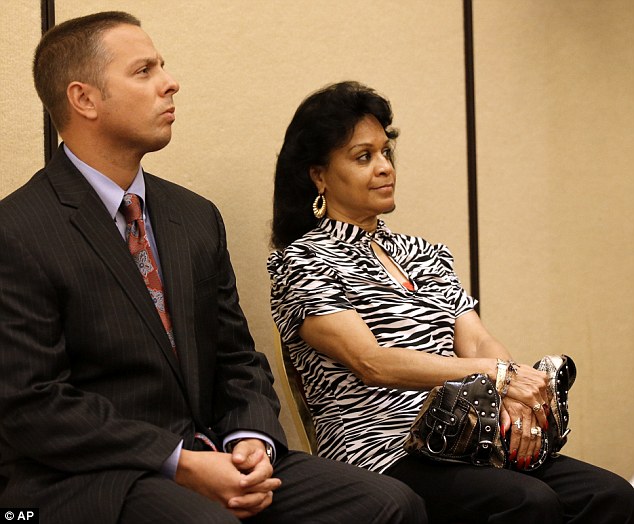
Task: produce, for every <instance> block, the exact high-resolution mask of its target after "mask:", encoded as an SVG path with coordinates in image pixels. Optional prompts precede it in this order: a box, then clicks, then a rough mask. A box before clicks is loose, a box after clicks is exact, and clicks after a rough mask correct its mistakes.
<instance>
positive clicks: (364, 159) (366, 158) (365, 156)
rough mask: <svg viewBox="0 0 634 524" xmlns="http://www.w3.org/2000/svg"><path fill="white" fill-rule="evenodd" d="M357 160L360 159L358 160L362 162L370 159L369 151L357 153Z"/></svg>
mask: <svg viewBox="0 0 634 524" xmlns="http://www.w3.org/2000/svg"><path fill="white" fill-rule="evenodd" d="M357 160H360V161H363V162H365V161H367V160H370V153H363V154H362V155H359V156H358V157H357Z"/></svg>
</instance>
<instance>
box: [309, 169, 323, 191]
mask: <svg viewBox="0 0 634 524" xmlns="http://www.w3.org/2000/svg"><path fill="white" fill-rule="evenodd" d="M308 174H309V175H310V179H311V180H312V181H313V184H315V187H316V188H317V192H318V193H319V194H320V195H321V194H322V193H323V192H324V189H325V188H326V182H325V181H324V168H323V167H322V166H310V169H309V170H308Z"/></svg>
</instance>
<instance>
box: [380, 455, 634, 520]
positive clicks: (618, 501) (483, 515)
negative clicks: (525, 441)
mask: <svg viewBox="0 0 634 524" xmlns="http://www.w3.org/2000/svg"><path fill="white" fill-rule="evenodd" d="M385 474H386V475H389V476H392V477H394V478H397V479H400V480H402V481H403V482H405V483H406V484H407V485H409V486H410V487H411V488H412V489H413V490H414V491H415V492H416V493H418V494H419V495H421V496H422V497H423V498H424V499H425V504H426V507H427V514H428V516H429V521H430V522H431V523H433V524H441V523H452V522H469V523H485V522H486V523H490V524H497V523H500V524H502V523H504V524H507V523H511V522H512V523H513V524H524V523H526V524H535V523H538V524H559V523H566V524H634V489H633V488H632V486H631V485H630V483H629V482H627V481H626V480H625V479H623V478H622V477H620V476H618V475H615V474H614V473H611V472H609V471H606V470H604V469H601V468H598V467H596V466H592V465H591V464H587V463H585V462H581V461H579V460H576V459H573V458H570V457H566V456H563V455H562V456H560V457H559V458H557V459H554V460H550V461H549V462H547V463H546V464H545V465H543V466H542V467H541V468H539V469H538V470H536V471H535V472H533V473H520V472H517V471H511V470H507V469H496V468H489V467H476V466H470V465H466V464H465V465H462V464H452V463H438V462H431V461H428V460H425V459H420V458H417V457H414V456H407V457H404V458H402V459H400V460H399V461H398V462H396V463H395V464H394V465H393V466H392V467H391V468H390V469H388V470H387V471H386V472H385Z"/></svg>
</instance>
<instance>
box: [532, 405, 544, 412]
mask: <svg viewBox="0 0 634 524" xmlns="http://www.w3.org/2000/svg"><path fill="white" fill-rule="evenodd" d="M540 409H542V405H541V404H535V405H534V406H533V411H534V412H535V413H537V412H538V411H539V410H540Z"/></svg>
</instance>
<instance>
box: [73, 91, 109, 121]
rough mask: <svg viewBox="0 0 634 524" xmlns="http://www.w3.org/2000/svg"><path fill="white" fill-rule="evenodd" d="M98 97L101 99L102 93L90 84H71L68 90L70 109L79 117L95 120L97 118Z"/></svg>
mask: <svg viewBox="0 0 634 524" xmlns="http://www.w3.org/2000/svg"><path fill="white" fill-rule="evenodd" d="M96 97H99V98H100V99H101V91H99V89H97V88H96V87H94V86H92V85H90V84H84V83H83V82H71V83H70V84H68V87H67V88H66V98H68V105H69V109H70V111H71V113H72V112H74V113H77V114H78V115H80V116H82V117H84V118H87V119H89V120H94V119H95V118H97V106H96V104H95V100H96Z"/></svg>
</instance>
